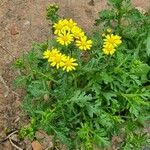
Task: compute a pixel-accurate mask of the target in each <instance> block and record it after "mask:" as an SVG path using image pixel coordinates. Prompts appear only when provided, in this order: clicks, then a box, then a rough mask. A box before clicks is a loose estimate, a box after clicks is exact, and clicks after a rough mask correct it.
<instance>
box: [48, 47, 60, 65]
mask: <svg viewBox="0 0 150 150" xmlns="http://www.w3.org/2000/svg"><path fill="white" fill-rule="evenodd" d="M57 54H60V51H59V50H58V49H57V48H53V49H52V50H51V51H50V54H49V58H48V62H51V61H52V60H53V57H55V56H56V55H57Z"/></svg>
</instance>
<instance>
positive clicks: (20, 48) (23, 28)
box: [0, 0, 150, 150]
mask: <svg viewBox="0 0 150 150" xmlns="http://www.w3.org/2000/svg"><path fill="white" fill-rule="evenodd" d="M89 1H90V0H0V141H1V140H2V139H4V138H5V137H6V133H7V132H8V131H11V130H15V129H18V128H19V127H20V125H21V124H22V122H23V123H24V122H25V120H26V119H25V117H24V115H23V113H22V111H21V110H20V101H21V100H22V97H21V95H22V91H17V92H18V93H16V92H14V90H13V87H12V82H13V80H14V78H15V76H16V74H17V72H15V71H14V70H13V69H11V64H12V62H13V61H14V60H15V58H17V57H19V56H20V55H22V54H23V53H26V52H27V51H28V50H30V48H31V45H32V44H33V43H34V42H42V41H44V40H46V39H47V38H50V37H51V35H50V32H49V25H48V22H47V21H46V19H45V16H46V11H45V9H46V7H47V6H48V4H49V3H57V4H58V5H59V6H60V15H62V16H65V17H67V18H73V19H74V20H75V21H77V23H78V24H79V25H80V26H81V27H82V28H84V29H85V30H86V31H88V32H89V31H90V30H91V28H92V25H93V23H94V19H95V18H96V17H97V12H98V11H100V10H102V9H104V8H105V7H106V0H95V6H90V5H89V4H88V2H89ZM133 4H134V5H135V6H138V7H142V8H144V9H147V8H148V7H149V6H150V0H133ZM25 145H26V146H25ZM25 145H24V144H21V146H22V147H23V148H24V149H27V150H28V149H31V148H30V146H29V144H27V143H26V144H25ZM27 145H28V146H27ZM13 149H16V148H14V147H13V146H12V144H10V142H9V141H8V140H7V141H6V142H1V143H0V150H13Z"/></svg>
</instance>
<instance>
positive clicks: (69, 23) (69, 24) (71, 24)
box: [67, 19, 77, 30]
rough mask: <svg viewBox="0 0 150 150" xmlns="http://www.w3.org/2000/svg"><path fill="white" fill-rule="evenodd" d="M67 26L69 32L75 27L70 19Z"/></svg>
mask: <svg viewBox="0 0 150 150" xmlns="http://www.w3.org/2000/svg"><path fill="white" fill-rule="evenodd" d="M67 26H68V27H69V28H70V30H71V29H72V28H73V27H75V26H77V23H76V22H74V21H73V20H72V19H70V20H68V23H67Z"/></svg>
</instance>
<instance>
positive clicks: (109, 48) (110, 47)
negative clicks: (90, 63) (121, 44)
mask: <svg viewBox="0 0 150 150" xmlns="http://www.w3.org/2000/svg"><path fill="white" fill-rule="evenodd" d="M115 51H116V49H115V48H114V46H113V45H112V44H106V45H103V52H104V54H106V55H109V54H110V55H113V54H114V52H115Z"/></svg>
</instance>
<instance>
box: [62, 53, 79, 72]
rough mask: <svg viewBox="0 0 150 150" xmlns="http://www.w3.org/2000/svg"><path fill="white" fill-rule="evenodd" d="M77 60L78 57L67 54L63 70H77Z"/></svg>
mask: <svg viewBox="0 0 150 150" xmlns="http://www.w3.org/2000/svg"><path fill="white" fill-rule="evenodd" d="M75 61H76V59H74V58H70V57H69V56H67V57H66V58H65V59H64V65H63V70H66V71H67V72H69V71H73V70H75V69H76V66H78V64H77V63H76V62H75Z"/></svg>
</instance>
